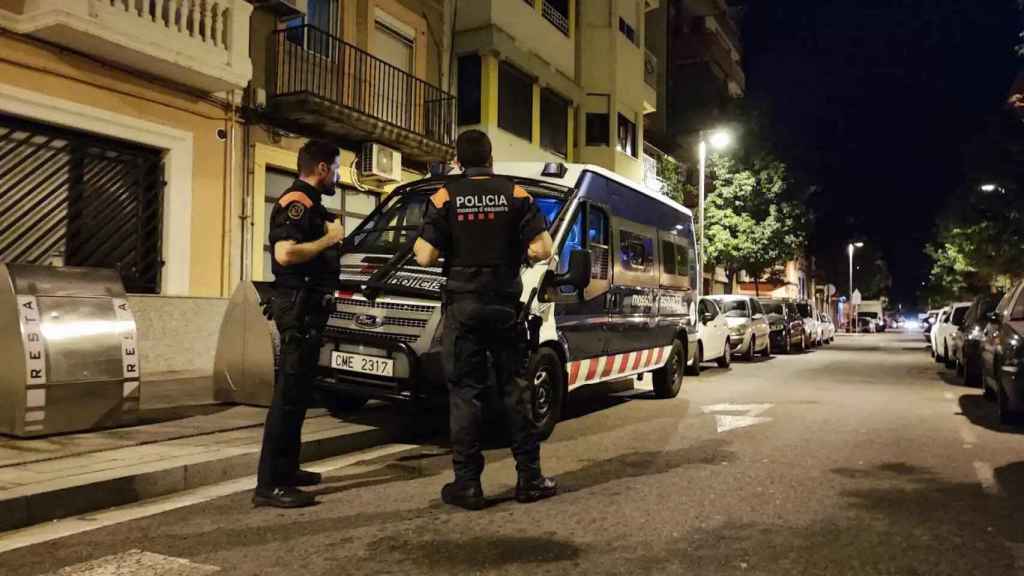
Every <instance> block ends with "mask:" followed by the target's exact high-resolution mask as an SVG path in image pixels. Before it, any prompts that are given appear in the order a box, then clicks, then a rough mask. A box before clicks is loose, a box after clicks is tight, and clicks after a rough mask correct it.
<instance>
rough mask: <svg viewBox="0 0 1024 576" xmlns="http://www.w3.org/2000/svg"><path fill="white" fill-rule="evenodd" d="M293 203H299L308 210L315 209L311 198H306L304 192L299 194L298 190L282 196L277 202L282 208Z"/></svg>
mask: <svg viewBox="0 0 1024 576" xmlns="http://www.w3.org/2000/svg"><path fill="white" fill-rule="evenodd" d="M292 202H298V203H299V204H302V205H303V206H305V207H306V208H312V207H313V201H312V200H310V199H309V196H306V194H305V193H304V192H299V191H298V190H292V191H291V192H289V193H287V194H285V195H284V196H281V199H280V200H278V201H277V203H278V204H280V205H281V206H287V205H289V204H291V203H292Z"/></svg>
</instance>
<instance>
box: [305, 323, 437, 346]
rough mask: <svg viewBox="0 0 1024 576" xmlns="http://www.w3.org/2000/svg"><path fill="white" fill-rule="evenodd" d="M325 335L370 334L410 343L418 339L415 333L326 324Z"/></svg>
mask: <svg viewBox="0 0 1024 576" xmlns="http://www.w3.org/2000/svg"><path fill="white" fill-rule="evenodd" d="M325 332H326V334H327V336H330V337H334V338H344V337H346V336H348V337H365V336H372V337H374V338H380V339H382V340H391V341H394V342H405V343H406V344H412V343H413V342H416V341H417V340H419V339H420V337H419V335H417V334H391V333H387V332H376V331H373V330H352V329H350V328H338V327H336V326H328V327H327V329H326V330H325Z"/></svg>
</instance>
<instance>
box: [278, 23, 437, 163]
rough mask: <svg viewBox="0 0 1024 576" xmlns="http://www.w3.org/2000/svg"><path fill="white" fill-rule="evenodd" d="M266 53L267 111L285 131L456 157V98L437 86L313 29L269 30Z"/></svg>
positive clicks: (420, 156)
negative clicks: (267, 51) (291, 129)
mask: <svg viewBox="0 0 1024 576" xmlns="http://www.w3.org/2000/svg"><path fill="white" fill-rule="evenodd" d="M270 50H271V55H270V60H269V62H268V64H269V67H270V70H269V85H268V87H267V112H268V113H269V114H270V115H271V116H272V117H274V118H275V120H276V121H277V123H280V124H283V125H284V126H283V127H286V128H288V127H293V128H295V130H296V131H298V132H304V133H314V134H321V135H324V136H335V137H340V138H347V139H351V140H359V141H367V140H373V141H376V142H380V143H381V144H385V145H387V146H391V147H392V148H396V149H397V150H399V151H400V152H401V153H402V155H403V156H404V157H406V158H410V159H413V160H420V161H428V160H442V159H448V158H450V157H451V156H452V155H453V152H454V145H455V113H456V109H455V97H454V96H452V95H451V94H449V93H447V92H445V91H444V90H442V89H441V88H438V87H437V86H434V85H432V84H430V83H428V82H425V81H423V80H421V79H419V78H417V77H416V76H414V75H412V74H409V73H408V72H406V71H405V70H402V69H401V68H398V67H396V66H393V65H391V64H389V63H387V62H385V61H384V60H381V59H379V58H376V57H374V56H372V55H371V54H369V53H368V52H366V51H364V50H361V49H360V48H358V47H356V46H353V45H351V44H348V43H347V42H345V41H343V40H341V39H340V38H338V37H336V36H334V35H332V34H329V33H327V32H325V31H323V30H320V29H319V28H316V27H314V26H310V25H303V26H296V27H290V28H286V29H282V30H277V31H275V32H273V33H272V38H271V42H270Z"/></svg>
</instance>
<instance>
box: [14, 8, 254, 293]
mask: <svg viewBox="0 0 1024 576" xmlns="http://www.w3.org/2000/svg"><path fill="white" fill-rule="evenodd" d="M252 11H253V7H252V6H251V5H250V4H248V3H246V2H243V1H242V0H216V1H201V0H152V1H147V2H135V1H128V0H32V1H25V0H0V260H4V261H8V262H28V263H36V264H55V265H62V264H66V265H80V266H102V267H111V268H116V269H118V270H120V272H121V276H122V278H123V279H124V283H125V286H126V287H127V288H128V290H129V291H131V292H133V293H137V294H165V295H166V294H170V295H204V296H205V295H209V296H219V295H222V294H224V293H226V292H227V291H228V290H229V289H230V287H229V278H228V274H227V266H226V265H225V263H226V262H228V261H229V260H230V259H231V256H232V255H231V254H230V247H229V237H228V231H229V229H230V225H231V222H230V219H231V211H230V210H229V208H228V206H227V203H226V198H227V197H228V194H229V186H230V185H231V178H230V175H229V174H230V170H228V168H227V167H228V165H229V162H230V160H229V158H230V144H229V140H228V135H229V134H230V133H231V125H232V122H233V120H232V117H233V116H232V105H231V98H230V95H231V94H237V93H238V91H240V90H242V89H244V88H245V86H246V85H247V84H248V83H249V81H250V79H251V76H252V70H253V67H252V62H251V59H250V55H249V21H250V16H251V14H252Z"/></svg>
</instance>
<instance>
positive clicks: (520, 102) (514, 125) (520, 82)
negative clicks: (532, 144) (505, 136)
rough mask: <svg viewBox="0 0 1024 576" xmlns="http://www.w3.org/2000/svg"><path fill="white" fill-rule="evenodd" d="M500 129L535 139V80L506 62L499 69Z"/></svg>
mask: <svg viewBox="0 0 1024 576" xmlns="http://www.w3.org/2000/svg"><path fill="white" fill-rule="evenodd" d="M498 127H500V128H501V129H502V130H507V131H508V132H511V133H512V134H515V135H516V136H519V137H520V138H523V139H525V140H532V139H533V78H530V77H529V76H527V75H526V74H524V73H522V72H520V71H519V70H517V69H516V68H514V67H512V66H511V65H509V64H507V63H505V62H502V63H501V65H500V66H499V68H498Z"/></svg>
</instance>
